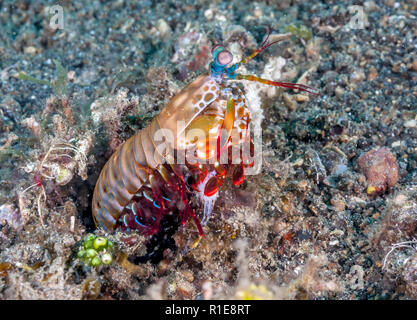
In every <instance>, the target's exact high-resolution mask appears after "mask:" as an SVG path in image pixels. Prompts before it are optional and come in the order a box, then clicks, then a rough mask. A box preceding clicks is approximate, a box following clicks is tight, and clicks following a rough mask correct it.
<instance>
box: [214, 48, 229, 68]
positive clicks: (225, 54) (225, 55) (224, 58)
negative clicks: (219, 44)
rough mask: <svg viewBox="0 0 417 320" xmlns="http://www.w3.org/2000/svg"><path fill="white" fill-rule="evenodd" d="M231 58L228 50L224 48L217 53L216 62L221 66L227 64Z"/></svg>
mask: <svg viewBox="0 0 417 320" xmlns="http://www.w3.org/2000/svg"><path fill="white" fill-rule="evenodd" d="M232 60H233V55H232V54H231V53H230V51H227V50H224V51H222V52H220V53H219V54H218V55H217V62H218V63H219V64H221V65H223V66H225V65H227V64H229V63H230V62H232Z"/></svg>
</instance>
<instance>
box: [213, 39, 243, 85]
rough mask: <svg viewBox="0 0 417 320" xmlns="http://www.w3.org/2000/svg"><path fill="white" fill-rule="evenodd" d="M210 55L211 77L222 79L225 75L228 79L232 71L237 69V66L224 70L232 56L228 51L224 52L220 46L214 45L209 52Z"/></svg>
mask: <svg viewBox="0 0 417 320" xmlns="http://www.w3.org/2000/svg"><path fill="white" fill-rule="evenodd" d="M211 55H212V57H213V61H212V62H211V63H210V71H211V74H212V76H214V77H219V76H220V77H222V76H223V75H227V78H229V77H230V76H232V75H233V73H234V71H235V70H236V69H237V64H236V65H233V66H232V67H230V68H226V66H227V65H228V64H229V63H230V62H232V60H233V55H232V54H231V53H230V51H228V50H226V49H225V48H224V47H223V46H221V45H216V46H215V47H213V49H212V50H211Z"/></svg>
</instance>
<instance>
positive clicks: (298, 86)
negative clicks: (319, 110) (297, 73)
mask: <svg viewBox="0 0 417 320" xmlns="http://www.w3.org/2000/svg"><path fill="white" fill-rule="evenodd" d="M236 80H249V81H256V82H260V83H264V84H267V85H270V86H275V87H283V88H290V89H294V90H300V91H304V92H307V93H309V94H313V95H315V96H319V95H320V93H318V92H317V91H316V89H314V88H312V87H309V86H306V85H304V84H301V83H292V82H279V81H272V80H267V79H262V78H259V77H256V76H253V75H244V74H236Z"/></svg>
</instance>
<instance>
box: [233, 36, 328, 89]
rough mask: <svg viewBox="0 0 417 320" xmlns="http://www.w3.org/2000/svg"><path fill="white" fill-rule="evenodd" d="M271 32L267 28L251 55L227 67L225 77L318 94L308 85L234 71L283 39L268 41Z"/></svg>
mask: <svg viewBox="0 0 417 320" xmlns="http://www.w3.org/2000/svg"><path fill="white" fill-rule="evenodd" d="M271 32H272V30H271V28H268V35H267V36H266V38H265V40H264V41H263V42H262V44H261V46H260V47H259V48H258V49H256V50H255V51H253V52H252V54H251V55H249V56H247V57H244V58H243V59H242V60H241V61H239V62H238V63H236V64H234V65H233V66H231V67H230V68H227V69H226V72H227V76H226V77H227V78H228V79H236V80H248V81H256V82H259V83H263V84H267V85H271V86H275V87H282V88H290V89H294V90H300V91H304V92H307V93H309V94H313V95H316V96H319V95H320V93H318V92H317V91H316V89H314V88H311V87H309V86H306V85H304V84H299V83H291V82H279V81H272V80H267V79H262V78H259V77H256V76H253V75H243V74H238V73H235V71H236V70H237V69H238V68H239V67H240V66H241V65H243V64H246V63H248V62H249V61H250V60H252V59H253V58H255V57H256V56H257V55H258V54H259V53H261V52H262V51H264V50H265V49H267V48H269V47H270V46H272V45H273V44H275V43H277V42H280V41H281V40H284V39H278V40H276V41H273V42H270V43H268V39H269V36H270V35H271Z"/></svg>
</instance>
